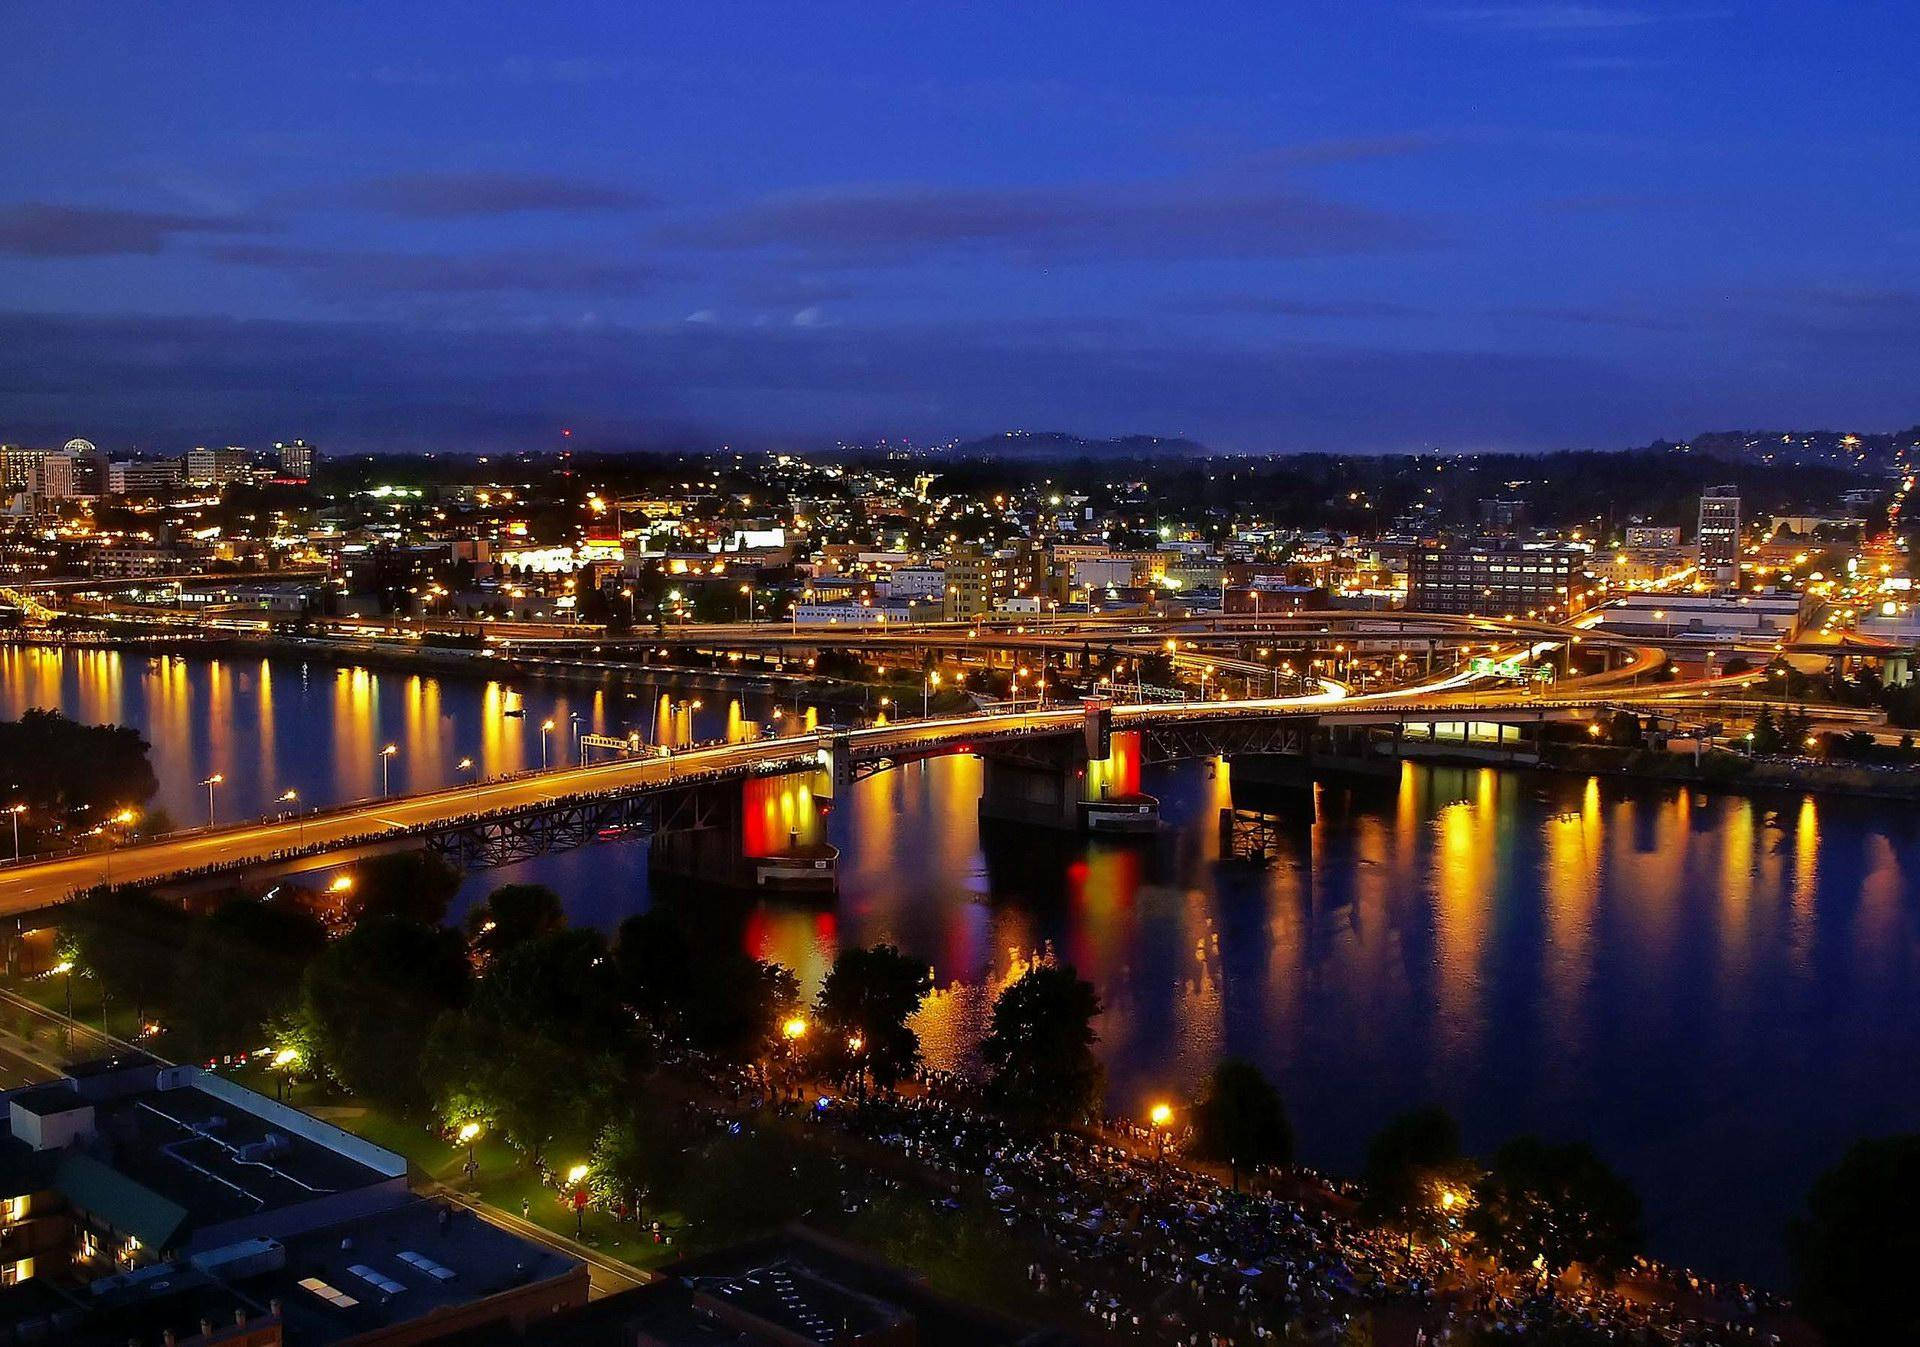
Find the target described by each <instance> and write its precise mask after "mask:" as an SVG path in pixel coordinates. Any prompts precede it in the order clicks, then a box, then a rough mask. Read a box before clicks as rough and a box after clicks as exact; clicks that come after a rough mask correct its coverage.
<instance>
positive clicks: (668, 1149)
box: [589, 1100, 697, 1217]
mask: <svg viewBox="0 0 1920 1347" xmlns="http://www.w3.org/2000/svg"><path fill="white" fill-rule="evenodd" d="M696 1139H697V1133H696V1131H695V1129H694V1128H693V1127H692V1126H691V1124H690V1123H689V1122H688V1120H687V1115H686V1114H685V1113H683V1112H680V1111H678V1110H675V1109H669V1108H666V1107H664V1106H662V1105H661V1104H660V1103H659V1101H657V1100H635V1101H633V1102H632V1103H630V1104H629V1105H628V1106H627V1108H626V1109H625V1110H623V1111H622V1112H621V1113H620V1114H619V1115H618V1116H617V1117H615V1118H614V1119H613V1120H612V1121H611V1122H609V1123H607V1124H606V1126H604V1127H602V1128H601V1129H600V1134H599V1135H598V1136H597V1137H595V1138H594V1142H593V1176H592V1178H591V1179H590V1180H589V1185H590V1187H591V1189H592V1192H593V1195H594V1196H595V1197H596V1198H598V1199H599V1200H600V1202H601V1203H602V1204H603V1205H605V1206H609V1207H615V1208H619V1207H625V1208H627V1209H628V1210H630V1211H632V1212H633V1213H634V1214H635V1216H636V1217H639V1216H640V1215H641V1214H642V1213H643V1212H644V1211H645V1209H646V1205H647V1203H648V1202H649V1201H652V1202H653V1203H655V1204H656V1205H658V1204H660V1203H663V1202H666V1201H669V1200H671V1194H672V1192H673V1188H672V1185H673V1183H674V1182H675V1181H676V1180H678V1179H680V1178H682V1177H683V1176H684V1175H685V1173H686V1152H687V1150H688V1149H689V1148H690V1147H691V1146H692V1145H693V1144H694V1142H695V1140H696Z"/></svg>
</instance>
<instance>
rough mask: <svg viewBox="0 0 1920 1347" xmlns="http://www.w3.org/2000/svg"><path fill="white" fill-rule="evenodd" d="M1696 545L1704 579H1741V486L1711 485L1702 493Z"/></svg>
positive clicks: (1695, 535)
mask: <svg viewBox="0 0 1920 1347" xmlns="http://www.w3.org/2000/svg"><path fill="white" fill-rule="evenodd" d="M1694 546H1695V548H1696V550H1697V555H1698V559H1699V565H1700V575H1701V578H1702V579H1707V580H1719V581H1730V580H1737V579H1739V578H1740V488H1739V487H1737V486H1710V487H1708V488H1707V489H1706V490H1705V491H1704V492H1703V493H1701V496H1700V526H1699V528H1698V530H1697V531H1696V532H1695V534H1694Z"/></svg>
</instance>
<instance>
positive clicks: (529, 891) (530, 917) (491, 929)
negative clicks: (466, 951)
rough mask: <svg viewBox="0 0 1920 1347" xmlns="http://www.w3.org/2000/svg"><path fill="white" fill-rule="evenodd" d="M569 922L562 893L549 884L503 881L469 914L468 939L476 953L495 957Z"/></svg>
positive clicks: (561, 927)
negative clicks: (561, 897)
mask: <svg viewBox="0 0 1920 1347" xmlns="http://www.w3.org/2000/svg"><path fill="white" fill-rule="evenodd" d="M566 924H567V913H566V908H565V906H564V904H563V903H562V902H561V899H560V895H559V894H557V893H555V892H554V891H553V890H552V889H550V888H548V887H547V886H546V885H545V884H502V885H501V886H500V887H499V888H497V889H495V890H494V891H493V892H492V893H490V894H488V895H487V898H486V901H485V902H483V903H481V904H480V905H479V906H478V907H476V908H474V909H473V911H472V912H470V913H468V914H467V939H468V940H469V941H471V942H472V944H473V948H474V952H475V953H477V954H479V955H480V956H481V957H482V958H488V959H491V958H494V957H496V956H498V955H500V954H503V953H505V952H506V951H507V950H510V949H512V948H513V947H514V946H516V945H518V944H521V943H522V942H523V941H527V940H532V939H533V938H534V937H536V936H542V935H551V934H552V933H553V932H555V931H558V930H563V929H565V927H566Z"/></svg>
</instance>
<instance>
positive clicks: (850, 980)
mask: <svg viewBox="0 0 1920 1347" xmlns="http://www.w3.org/2000/svg"><path fill="white" fill-rule="evenodd" d="M931 990H933V973H932V970H930V969H929V968H928V967H927V964H926V962H925V960H922V959H915V958H911V957H909V956H908V955H905V954H902V953H901V952H900V951H899V950H898V949H896V948H895V947H894V946H892V945H875V946H874V947H873V948H872V949H843V950H841V951H840V954H839V956H838V957H837V958H835V959H834V961H833V967H832V968H831V969H830V970H828V972H827V976H826V979H825V980H824V981H823V982H822V983H821V985H820V996H819V998H818V1000H817V1001H816V1002H815V1003H814V1015H815V1017H816V1018H817V1019H818V1020H819V1030H820V1036H819V1039H818V1044H819V1045H820V1049H821V1050H822V1051H824V1052H825V1053H827V1054H829V1055H830V1057H831V1059H834V1060H839V1059H841V1054H842V1053H843V1052H849V1051H850V1048H849V1045H850V1044H851V1042H852V1040H854V1039H855V1038H858V1039H859V1040H860V1043H861V1048H860V1051H859V1052H857V1053H852V1054H851V1058H850V1059H851V1060H853V1061H856V1062H858V1063H859V1064H861V1065H863V1066H865V1068H866V1069H867V1070H869V1071H871V1072H872V1073H873V1078H874V1080H875V1081H877V1082H878V1083H880V1084H881V1085H892V1084H894V1083H895V1082H897V1081H898V1080H899V1079H900V1078H901V1077H902V1076H904V1075H905V1074H906V1073H907V1072H909V1071H911V1070H912V1069H913V1067H914V1065H915V1064H916V1063H917V1062H918V1061H919V1060H920V1036H919V1035H918V1034H916V1033H914V1031H913V1030H912V1029H911V1028H909V1027H908V1026H907V1020H908V1018H909V1017H911V1016H912V1015H913V1013H914V1012H915V1011H916V1010H918V1009H920V1003H921V1002H922V1001H924V1000H926V998H927V993H928V992H929V991H931Z"/></svg>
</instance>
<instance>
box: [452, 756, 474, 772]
mask: <svg viewBox="0 0 1920 1347" xmlns="http://www.w3.org/2000/svg"><path fill="white" fill-rule="evenodd" d="M454 770H455V771H456V772H471V771H472V770H473V759H472V758H462V759H460V761H459V762H457V763H455V764H454Z"/></svg>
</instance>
